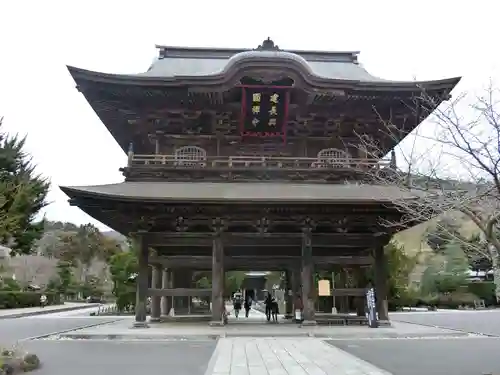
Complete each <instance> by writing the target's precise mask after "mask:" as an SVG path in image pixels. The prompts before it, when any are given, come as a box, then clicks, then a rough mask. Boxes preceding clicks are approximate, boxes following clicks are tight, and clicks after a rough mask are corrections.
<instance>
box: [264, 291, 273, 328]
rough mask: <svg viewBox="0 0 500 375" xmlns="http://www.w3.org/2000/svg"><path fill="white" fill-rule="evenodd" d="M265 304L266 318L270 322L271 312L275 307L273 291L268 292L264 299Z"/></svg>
mask: <svg viewBox="0 0 500 375" xmlns="http://www.w3.org/2000/svg"><path fill="white" fill-rule="evenodd" d="M264 305H266V319H267V321H268V322H269V321H270V320H271V312H272V308H273V299H272V297H271V293H269V292H267V296H266V299H265V300H264Z"/></svg>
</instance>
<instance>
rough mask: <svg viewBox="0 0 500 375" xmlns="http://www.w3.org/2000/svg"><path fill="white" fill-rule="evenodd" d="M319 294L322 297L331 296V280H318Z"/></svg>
mask: <svg viewBox="0 0 500 375" xmlns="http://www.w3.org/2000/svg"><path fill="white" fill-rule="evenodd" d="M318 295H319V296H321V297H327V296H331V295H332V294H331V290H330V280H319V281H318Z"/></svg>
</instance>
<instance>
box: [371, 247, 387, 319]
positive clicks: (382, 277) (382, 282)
mask: <svg viewBox="0 0 500 375" xmlns="http://www.w3.org/2000/svg"><path fill="white" fill-rule="evenodd" d="M386 262H387V261H386V259H385V254H384V247H383V246H379V247H377V248H376V249H375V275H374V276H375V298H376V302H377V313H378V319H379V320H381V321H384V320H385V321H388V320H389V312H388V306H387V264H386Z"/></svg>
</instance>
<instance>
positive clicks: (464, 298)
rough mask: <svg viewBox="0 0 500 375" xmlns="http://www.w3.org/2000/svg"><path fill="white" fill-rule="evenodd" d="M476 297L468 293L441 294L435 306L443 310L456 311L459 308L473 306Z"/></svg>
mask: <svg viewBox="0 0 500 375" xmlns="http://www.w3.org/2000/svg"><path fill="white" fill-rule="evenodd" d="M477 299H478V298H477V296H476V295H474V294H472V293H469V292H461V291H460V292H452V293H449V294H441V295H439V296H438V298H437V305H438V307H440V308H445V309H458V308H459V307H460V306H469V307H473V306H474V301H475V300H477Z"/></svg>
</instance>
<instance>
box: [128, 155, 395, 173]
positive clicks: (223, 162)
mask: <svg viewBox="0 0 500 375" xmlns="http://www.w3.org/2000/svg"><path fill="white" fill-rule="evenodd" d="M389 163H390V162H389V160H377V159H354V158H335V159H333V158H329V159H318V158H306V157H274V156H208V157H206V158H203V159H200V160H189V159H184V158H180V157H178V156H175V155H159V154H157V155H137V154H131V155H129V160H128V167H141V166H158V167H167V168H174V169H184V168H194V169H198V168H214V169H216V168H219V169H227V168H229V169H263V168H265V169H278V170H281V169H294V170H296V169H298V170H301V169H302V170H311V169H321V168H324V169H354V168H360V169H372V168H383V167H387V166H389Z"/></svg>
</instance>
